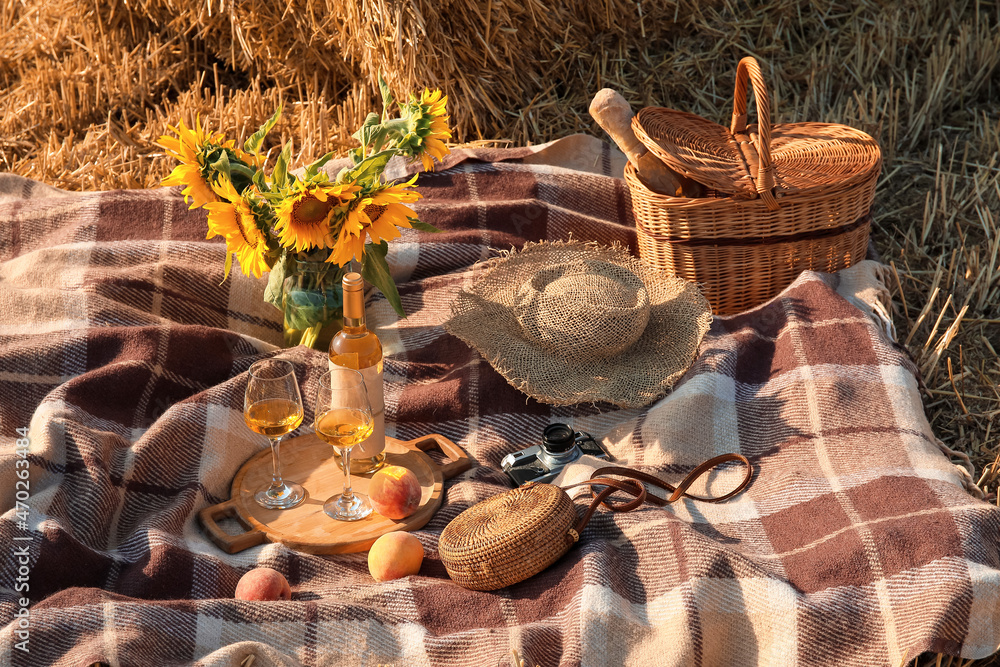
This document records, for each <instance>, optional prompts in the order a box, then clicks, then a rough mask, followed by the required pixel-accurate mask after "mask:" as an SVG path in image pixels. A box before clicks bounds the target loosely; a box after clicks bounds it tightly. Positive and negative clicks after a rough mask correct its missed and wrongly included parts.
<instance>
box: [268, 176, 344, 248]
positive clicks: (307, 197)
mask: <svg viewBox="0 0 1000 667" xmlns="http://www.w3.org/2000/svg"><path fill="white" fill-rule="evenodd" d="M357 190H358V186H356V185H354V184H353V183H339V184H334V183H319V184H318V183H310V182H306V183H303V182H302V181H298V182H296V183H295V186H294V191H293V194H292V195H291V196H289V197H287V198H286V199H284V200H283V201H282V202H281V203H280V204H279V205H278V207H277V209H276V210H275V215H276V217H277V218H278V222H277V224H275V226H274V229H275V231H276V232H278V241H279V242H280V243H281V245H283V246H285V247H286V248H291V249H294V250H295V252H303V251H305V250H309V249H311V248H314V247H315V248H328V247H329V246H330V243H331V238H330V235H331V231H332V228H333V225H334V223H335V222H336V220H337V216H338V215H340V214H342V213H344V211H345V210H346V209H347V206H348V203H349V202H350V201H351V199H352V197H353V196H354V193H355V192H356V191H357Z"/></svg>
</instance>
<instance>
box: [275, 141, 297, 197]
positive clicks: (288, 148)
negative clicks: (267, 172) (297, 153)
mask: <svg viewBox="0 0 1000 667" xmlns="http://www.w3.org/2000/svg"><path fill="white" fill-rule="evenodd" d="M291 159H292V142H291V140H289V141H288V143H287V144H285V147H284V148H282V149H281V155H279V156H278V159H277V160H275V162H274V171H272V172H271V182H272V183H274V187H275V188H277V189H279V190H280V189H281V188H284V187H285V184H286V183H288V163H289V161H291Z"/></svg>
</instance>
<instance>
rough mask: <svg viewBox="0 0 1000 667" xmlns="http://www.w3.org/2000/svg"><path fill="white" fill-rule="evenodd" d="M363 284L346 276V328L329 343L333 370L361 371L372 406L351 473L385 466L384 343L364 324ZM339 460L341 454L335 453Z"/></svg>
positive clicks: (358, 276) (356, 277)
mask: <svg viewBox="0 0 1000 667" xmlns="http://www.w3.org/2000/svg"><path fill="white" fill-rule="evenodd" d="M364 285H365V283H364V281H363V280H362V279H361V274H359V273H354V272H351V273H347V274H344V280H343V286H344V328H343V329H341V330H340V331H339V332H338V333H337V335H335V336H334V337H333V340H331V341H330V368H335V367H337V366H341V367H344V368H350V369H353V370H356V371H360V372H361V375H363V376H364V378H365V390H366V391H367V392H368V401H369V402H370V403H371V406H372V417H373V421H374V426H373V428H372V434H371V435H370V436H368V437H367V438H366V439H365V440H364V441H363V442H362V443H361V444H360V445H358V446H356V447H355V448H354V450H353V451H352V453H351V474H355V473H356V474H365V473H369V472H374V471H376V470H378V469H379V468H381V467H382V464H383V463H385V452H384V451H383V450H385V398H384V396H383V393H382V343H381V342H380V341H379V339H378V336H376V335H375V333H374V332H372V331H369V330H368V327H367V326H366V325H365V293H364ZM334 456H337V457H339V456H340V455H339V453H336V452H335V453H334Z"/></svg>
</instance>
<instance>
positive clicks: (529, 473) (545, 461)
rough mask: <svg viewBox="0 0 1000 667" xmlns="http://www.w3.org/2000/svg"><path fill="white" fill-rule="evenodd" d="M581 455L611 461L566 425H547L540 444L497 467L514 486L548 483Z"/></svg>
mask: <svg viewBox="0 0 1000 667" xmlns="http://www.w3.org/2000/svg"><path fill="white" fill-rule="evenodd" d="M584 454H590V455H591V456H596V457H597V458H599V459H610V458H611V457H610V456H609V455H608V453H607V452H606V451H605V450H604V448H603V447H602V446H601V445H600V443H598V442H597V441H596V440H594V438H593V437H592V436H591V435H590V434H589V433H582V432H581V433H576V432H574V431H573V429H571V428H570V427H569V426H567V425H566V424H549V425H548V426H546V427H545V430H544V431H542V444H540V445H533V446H531V447H528V448H527V449H522V450H521V451H519V452H514V453H513V454H508V455H507V456H505V457H503V460H502V461H500V467H501V468H503V471H504V472H505V473H507V476H508V477H510V478H511V480H512V481H513V482H514V485H515V486H523V485H524V484H527V483H528V482H539V483H542V482H549V481H551V480H552V479H553V478H555V476H556V475H558V474H559V471H560V470H562V469H563V468H564V467H565V466H566V465H567V464H569V463H572V462H573V461H575V460H577V459H578V458H580V457H581V456H583V455H584Z"/></svg>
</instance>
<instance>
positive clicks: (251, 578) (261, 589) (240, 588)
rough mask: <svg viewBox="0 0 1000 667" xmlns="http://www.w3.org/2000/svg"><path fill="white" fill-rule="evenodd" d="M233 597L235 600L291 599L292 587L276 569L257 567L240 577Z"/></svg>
mask: <svg viewBox="0 0 1000 667" xmlns="http://www.w3.org/2000/svg"><path fill="white" fill-rule="evenodd" d="M235 597H236V599H237V600H262V601H272V600H291V599H292V589H291V587H290V586H289V585H288V580H287V579H285V576H284V575H283V574H281V573H280V572H278V571H277V570H272V569H271V568H269V567H258V568H254V569H252V570H250V571H248V572H247V573H246V574H244V575H243V576H242V577H240V581H239V583H237V584H236V594H235Z"/></svg>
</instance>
